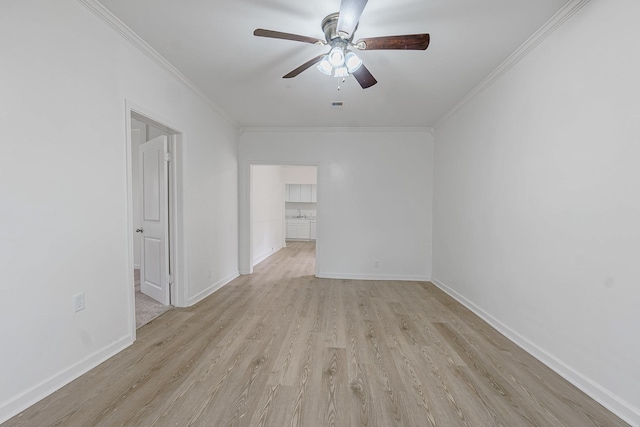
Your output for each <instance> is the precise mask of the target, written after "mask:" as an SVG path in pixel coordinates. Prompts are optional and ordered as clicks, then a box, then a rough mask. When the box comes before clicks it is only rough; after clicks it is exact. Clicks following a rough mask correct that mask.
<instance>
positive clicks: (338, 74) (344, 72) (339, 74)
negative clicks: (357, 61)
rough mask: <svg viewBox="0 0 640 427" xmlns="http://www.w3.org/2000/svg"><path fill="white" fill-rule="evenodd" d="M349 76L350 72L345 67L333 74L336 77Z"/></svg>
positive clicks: (339, 68) (337, 69)
mask: <svg viewBox="0 0 640 427" xmlns="http://www.w3.org/2000/svg"><path fill="white" fill-rule="evenodd" d="M348 75H349V70H348V69H347V67H345V66H342V67H338V68H336V70H335V72H334V73H333V76H334V77H347V76H348Z"/></svg>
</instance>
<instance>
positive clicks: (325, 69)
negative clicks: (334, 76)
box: [318, 55, 333, 76]
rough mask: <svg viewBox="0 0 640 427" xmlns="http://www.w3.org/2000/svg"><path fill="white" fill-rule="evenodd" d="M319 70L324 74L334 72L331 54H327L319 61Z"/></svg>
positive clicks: (328, 74)
mask: <svg viewBox="0 0 640 427" xmlns="http://www.w3.org/2000/svg"><path fill="white" fill-rule="evenodd" d="M318 71H320V72H321V73H322V74H325V75H327V76H330V75H331V73H332V72H333V67H332V66H331V64H330V63H329V55H325V56H324V57H323V58H322V59H321V60H320V63H318Z"/></svg>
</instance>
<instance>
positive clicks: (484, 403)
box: [3, 242, 627, 427]
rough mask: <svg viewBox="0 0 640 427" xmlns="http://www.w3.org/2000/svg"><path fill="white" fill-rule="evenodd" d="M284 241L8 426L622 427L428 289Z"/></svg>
mask: <svg viewBox="0 0 640 427" xmlns="http://www.w3.org/2000/svg"><path fill="white" fill-rule="evenodd" d="M314 268H315V246H314V244H313V243H309V242H290V243H289V247H287V248H285V249H282V250H281V251H279V252H278V253H276V254H275V255H273V256H272V257H270V258H268V259H267V260H265V261H263V262H262V263H261V264H259V265H258V266H257V267H256V268H255V273H254V274H253V275H251V276H242V277H240V278H238V279H236V280H234V281H233V282H232V283H230V284H229V285H227V286H225V287H224V288H223V289H221V290H219V291H218V292H216V293H215V294H214V295H212V296H210V297H209V298H207V299H206V300H204V301H202V302H201V303H199V304H197V305H195V306H193V307H190V308H187V309H180V308H177V309H174V310H171V311H169V312H168V313H165V314H164V315H162V316H160V317H158V318H156V319H155V320H153V321H152V322H151V323H149V324H147V325H145V326H143V327H142V328H140V329H139V330H138V340H137V341H136V342H135V343H134V345H132V346H131V347H129V348H128V349H126V350H125V351H123V352H121V353H119V354H118V355H116V356H114V357H113V358H111V359H109V360H108V361H106V362H105V363H103V364H101V365H100V366H98V367H96V368H95V369H93V370H92V371H90V372H89V373H87V374H85V375H83V376H82V377H80V378H78V379H77V380H76V381H74V382H72V383H71V384H69V385H67V386H66V387H64V388H62V389H60V390H59V391H57V392H56V393H54V394H52V395H51V396H49V397H47V398H46V399H44V400H42V401H41V402H39V403H37V404H36V405H34V406H32V407H31V408H29V409H27V410H26V411H24V412H23V413H21V414H20V415H18V416H16V417H14V418H12V419H11V420H9V421H7V422H6V423H5V424H3V425H4V426H39V427H41V426H82V427H86V426H277V427H283V426H306V427H316V426H385V427H386V426H421V427H422V426H447V427H449V426H509V427H513V426H580V427H584V426H623V425H627V424H625V423H624V422H623V421H621V420H620V419H618V418H617V417H615V416H614V415H613V414H611V413H610V412H608V411H607V410H606V409H604V408H603V407H602V406H601V405H599V404H598V403H596V402H595V401H593V400H592V399H590V398H589V397H587V396H586V395H585V394H584V393H582V392H581V391H579V390H577V389H576V388H575V387H573V386H572V385H570V384H569V383H568V382H566V381H565V380H564V379H562V378H561V377H559V376H558V375H557V374H555V373H553V372H552V371H551V370H549V369H548V368H546V367H545V366H544V365H542V364H541V363H540V362H538V361H537V360H536V359H534V358H533V357H532V356H530V355H529V354H527V353H526V352H524V351H523V350H522V349H520V348H519V347H517V346H515V345H514V344H513V343H511V342H510V341H509V340H507V339H506V338H505V337H503V336H502V335H500V334H499V333H497V332H496V331H495V330H493V329H492V328H491V327H490V326H488V325H487V324H486V323H484V322H483V321H482V320H480V319H479V318H478V317H476V316H475V315H474V314H472V313H471V312H470V311H468V310H467V309H465V308H464V307H463V306H461V305H460V304H458V303H457V302H455V301H454V300H452V299H451V298H450V297H448V296H447V295H446V294H444V293H443V292H442V291H440V290H439V289H437V288H436V287H435V286H434V285H432V284H430V283H426V282H397V281H386V282H378V281H361V280H333V279H318V278H316V277H314V275H313V273H314Z"/></svg>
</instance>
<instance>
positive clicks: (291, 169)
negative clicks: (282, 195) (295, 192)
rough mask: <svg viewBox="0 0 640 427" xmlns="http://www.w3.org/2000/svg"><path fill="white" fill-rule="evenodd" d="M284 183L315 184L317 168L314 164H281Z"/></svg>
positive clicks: (316, 181)
mask: <svg viewBox="0 0 640 427" xmlns="http://www.w3.org/2000/svg"><path fill="white" fill-rule="evenodd" d="M282 180H283V181H284V183H285V184H317V183H318V169H317V168H316V167H315V166H282Z"/></svg>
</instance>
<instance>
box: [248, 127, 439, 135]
mask: <svg viewBox="0 0 640 427" xmlns="http://www.w3.org/2000/svg"><path fill="white" fill-rule="evenodd" d="M249 132H427V133H430V134H432V135H433V134H434V129H433V128H432V127H400V126H399V127H276V126H274V127H246V128H243V129H242V131H241V133H249Z"/></svg>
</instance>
